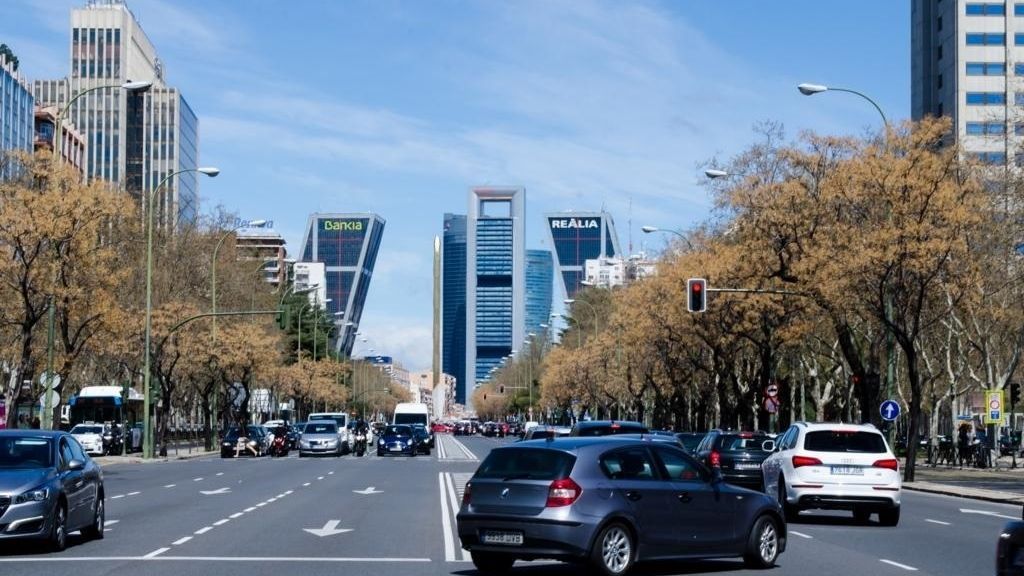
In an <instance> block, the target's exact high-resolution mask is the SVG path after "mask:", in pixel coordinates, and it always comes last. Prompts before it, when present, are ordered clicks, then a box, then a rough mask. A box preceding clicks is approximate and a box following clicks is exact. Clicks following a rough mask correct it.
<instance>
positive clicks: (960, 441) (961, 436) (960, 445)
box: [956, 422, 971, 470]
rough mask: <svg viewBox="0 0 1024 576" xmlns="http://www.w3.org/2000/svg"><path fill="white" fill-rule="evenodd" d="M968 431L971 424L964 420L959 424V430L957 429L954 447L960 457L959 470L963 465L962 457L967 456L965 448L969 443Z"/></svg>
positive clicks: (969, 431) (967, 447) (966, 448)
mask: <svg viewBox="0 0 1024 576" xmlns="http://www.w3.org/2000/svg"><path fill="white" fill-rule="evenodd" d="M970 433H971V425H970V424H968V423H966V422H964V423H963V424H961V425H960V430H958V431H957V442H956V447H957V452H958V458H959V459H960V469H961V470H962V469H963V467H964V459H966V458H967V450H968V449H969V446H970V444H971V438H970Z"/></svg>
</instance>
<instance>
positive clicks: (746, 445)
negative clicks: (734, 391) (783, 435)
mask: <svg viewBox="0 0 1024 576" xmlns="http://www.w3.org/2000/svg"><path fill="white" fill-rule="evenodd" d="M768 440H771V438H770V437H769V436H768V435H767V434H763V433H759V432H731V431H723V430H712V431H710V432H708V433H707V435H706V436H704V439H703V440H701V442H700V444H699V445H698V446H697V448H696V450H695V451H694V452H693V455H694V456H695V457H696V458H697V460H700V462H701V464H704V465H705V466H707V467H708V468H721V470H722V477H723V478H724V479H725V481H726V482H728V483H730V484H735V485H737V486H743V487H744V488H750V489H751V490H757V491H758V492H763V491H764V475H763V474H762V473H761V463H762V462H764V461H765V459H766V458H768V456H770V455H771V452H770V451H766V450H765V449H764V443H765V442H766V441H768Z"/></svg>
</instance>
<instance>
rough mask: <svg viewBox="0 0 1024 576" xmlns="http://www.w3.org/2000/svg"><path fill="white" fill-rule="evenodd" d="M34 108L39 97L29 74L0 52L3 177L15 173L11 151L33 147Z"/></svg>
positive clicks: (0, 171) (0, 168) (0, 169)
mask: <svg viewBox="0 0 1024 576" xmlns="http://www.w3.org/2000/svg"><path fill="white" fill-rule="evenodd" d="M34 110H35V101H34V99H33V98H32V91H31V89H30V88H29V85H28V83H27V82H25V78H23V77H22V76H21V73H19V72H18V71H17V70H16V69H15V66H14V63H13V62H8V61H7V59H6V57H4V56H2V55H0V180H5V179H7V178H10V177H11V176H12V175H13V174H14V171H13V169H12V166H11V164H10V162H8V161H7V158H6V156H7V155H8V154H10V153H13V152H15V151H19V150H20V151H22V152H31V151H32V141H33V134H34V129H33V122H34V121H35V120H34V118H35V116H34Z"/></svg>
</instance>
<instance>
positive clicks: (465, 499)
mask: <svg viewBox="0 0 1024 576" xmlns="http://www.w3.org/2000/svg"><path fill="white" fill-rule="evenodd" d="M472 493H473V484H471V483H469V482H466V487H465V488H464V489H463V490H462V505H463V506H465V505H467V504H469V498H470V496H471V495H472Z"/></svg>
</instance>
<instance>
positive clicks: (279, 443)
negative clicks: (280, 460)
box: [270, 434, 288, 456]
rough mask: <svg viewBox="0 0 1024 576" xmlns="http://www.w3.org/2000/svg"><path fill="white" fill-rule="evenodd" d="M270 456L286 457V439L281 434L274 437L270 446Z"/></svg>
mask: <svg viewBox="0 0 1024 576" xmlns="http://www.w3.org/2000/svg"><path fill="white" fill-rule="evenodd" d="M270 455H271V456H287V455H288V438H287V437H286V436H285V435H284V434H281V435H279V436H275V437H274V443H273V444H271V445H270Z"/></svg>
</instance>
